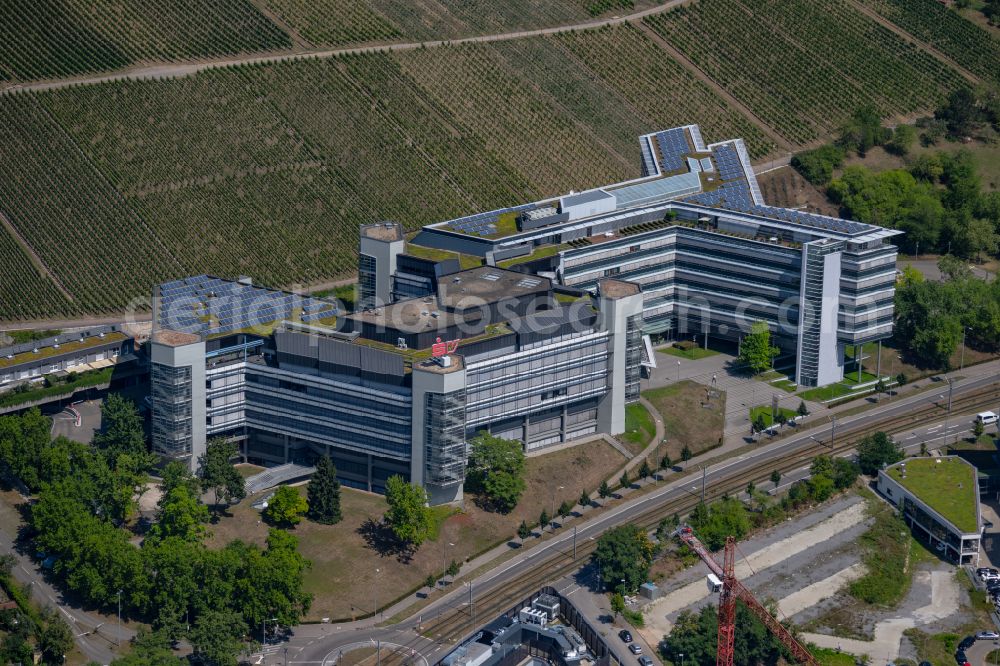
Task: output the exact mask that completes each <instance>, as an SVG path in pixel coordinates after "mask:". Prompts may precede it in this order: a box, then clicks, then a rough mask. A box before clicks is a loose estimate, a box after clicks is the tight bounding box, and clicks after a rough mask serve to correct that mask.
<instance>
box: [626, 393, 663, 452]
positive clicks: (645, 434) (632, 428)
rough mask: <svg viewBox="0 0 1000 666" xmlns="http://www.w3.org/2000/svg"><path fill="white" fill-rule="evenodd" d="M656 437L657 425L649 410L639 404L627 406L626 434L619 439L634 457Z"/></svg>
mask: <svg viewBox="0 0 1000 666" xmlns="http://www.w3.org/2000/svg"><path fill="white" fill-rule="evenodd" d="M655 435H656V424H655V423H654V422H653V415H652V414H650V413H649V410H648V409H646V408H645V407H643V406H642V404H641V403H638V402H634V403H632V404H631V405H625V432H623V433H622V434H621V435H619V437H618V438H619V439H620V440H621V441H622V443H623V444H624V445H625V446H626V447H627V448H628V450H629V451H631V452H632V455H637V454H638V453H640V452H641V451H642V450H643V449H644V448H646V446H647V445H648V444H649V442H650V440H652V439H653V437H654V436H655Z"/></svg>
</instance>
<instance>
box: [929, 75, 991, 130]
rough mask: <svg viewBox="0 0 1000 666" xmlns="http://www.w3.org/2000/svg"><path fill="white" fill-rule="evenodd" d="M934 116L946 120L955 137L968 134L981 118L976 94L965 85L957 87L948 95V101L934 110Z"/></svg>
mask: <svg viewBox="0 0 1000 666" xmlns="http://www.w3.org/2000/svg"><path fill="white" fill-rule="evenodd" d="M934 117H935V118H938V119H940V120H943V121H944V122H945V125H946V126H947V128H948V133H949V134H951V135H952V136H953V137H958V138H962V137H966V136H968V135H969V134H971V133H972V132H973V130H974V128H975V125H976V123H977V122H978V121H979V120H980V113H979V110H978V108H977V106H976V96H975V94H974V93H973V92H972V90H970V89H969V88H966V87H964V86H962V87H959V88H956V89H955V91H954V92H952V93H951V95H949V96H948V101H947V102H946V103H945V104H943V105H942V106H940V107H938V109H937V110H936V111H935V112H934Z"/></svg>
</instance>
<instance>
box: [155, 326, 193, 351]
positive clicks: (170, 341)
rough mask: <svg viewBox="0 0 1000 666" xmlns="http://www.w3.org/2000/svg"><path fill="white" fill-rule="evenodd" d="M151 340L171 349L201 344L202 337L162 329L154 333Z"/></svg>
mask: <svg viewBox="0 0 1000 666" xmlns="http://www.w3.org/2000/svg"><path fill="white" fill-rule="evenodd" d="M150 340H152V341H153V342H155V343H157V344H161V345H167V346H169V347H183V346H184V345H191V344H194V343H196V342H201V336H198V335H195V334H194V333H182V332H181V331H171V330H168V329H160V330H158V331H153V334H152V335H151V336H150Z"/></svg>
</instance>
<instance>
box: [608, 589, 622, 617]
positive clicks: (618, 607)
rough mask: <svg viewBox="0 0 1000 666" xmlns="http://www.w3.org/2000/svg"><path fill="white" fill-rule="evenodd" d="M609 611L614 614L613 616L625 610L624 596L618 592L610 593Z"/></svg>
mask: <svg viewBox="0 0 1000 666" xmlns="http://www.w3.org/2000/svg"><path fill="white" fill-rule="evenodd" d="M611 612H613V613H614V614H615V617H618V616H619V615H621V614H622V613H623V612H625V597H623V596H622V595H621V593H620V592H615V593H614V594H612V595H611Z"/></svg>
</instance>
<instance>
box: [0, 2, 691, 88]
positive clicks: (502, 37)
mask: <svg viewBox="0 0 1000 666" xmlns="http://www.w3.org/2000/svg"><path fill="white" fill-rule="evenodd" d="M689 1H690V0H670V1H669V2H665V3H663V4H662V5H657V6H656V7H650V8H649V9H644V10H642V11H638V12H633V13H632V14H626V15H624V16H613V17H611V18H606V19H597V20H594V21H585V22H583V23H574V24H572V25H559V26H553V27H551V28H539V29H537V30H516V31H513V32H502V33H496V34H491V35H477V36H474V37H463V38H460V39H440V40H433V41H426V42H400V43H394V44H393V43H390V44H379V45H374V46H359V47H354V48H344V49H328V50H310V51H303V52H300V53H280V54H271V55H262V56H252V55H247V56H242V57H239V58H227V59H219V60H206V61H204V62H195V63H160V64H156V65H150V66H148V67H134V68H128V69H122V70H118V71H115V72H110V73H108V74H102V75H99V76H82V77H75V78H68V79H60V80H58V81H46V82H39V83H28V84H15V85H13V86H10V87H8V88H6V89H4V90H0V93H3V92H6V91H14V90H53V89H58V88H66V87H70V86H77V85H92V84H96V83H104V82H108V81H125V80H141V79H167V78H175V77H179V76H190V75H191V74H196V73H198V72H201V71H203V70H206V69H213V68H219V67H232V66H238V65H251V64H260V63H276V62H284V61H288V60H304V59H307V58H333V57H337V56H343V55H354V54H362V53H384V52H386V51H412V50H414V49H420V48H433V47H438V46H448V45H453V44H475V43H484V42H504V41H510V40H514V39H527V38H529V37H541V36H544V35H557V34H560V33H564V32H574V31H578V30H593V29H595V28H602V27H605V26H612V25H620V24H622V23H626V22H629V21H639V20H641V19H643V18H645V17H646V16H650V15H652V14H659V13H661V12H665V11H667V10H669V9H672V8H674V7H677V6H678V5H682V4H685V3H687V2H689Z"/></svg>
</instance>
